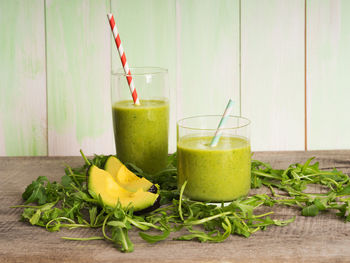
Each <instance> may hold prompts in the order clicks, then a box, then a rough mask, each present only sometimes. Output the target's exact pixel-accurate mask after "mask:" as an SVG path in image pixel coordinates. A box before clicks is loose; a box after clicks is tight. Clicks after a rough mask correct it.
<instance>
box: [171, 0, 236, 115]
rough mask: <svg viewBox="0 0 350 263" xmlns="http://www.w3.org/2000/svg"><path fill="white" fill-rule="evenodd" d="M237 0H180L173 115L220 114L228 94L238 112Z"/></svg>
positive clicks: (177, 22)
mask: <svg viewBox="0 0 350 263" xmlns="http://www.w3.org/2000/svg"><path fill="white" fill-rule="evenodd" d="M239 2H240V1H238V0H220V1H211V0H205V1H202V0H179V1H177V6H176V24H177V106H178V110H177V115H178V119H181V118H184V117H190V116H193V115H203V114H222V113H223V111H224V109H225V106H226V104H227V102H228V99H229V98H232V99H233V100H234V101H235V106H234V111H233V113H234V114H236V115H239V114H240V88H239V80H240V79H239Z"/></svg>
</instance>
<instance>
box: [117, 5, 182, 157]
mask: <svg viewBox="0 0 350 263" xmlns="http://www.w3.org/2000/svg"><path fill="white" fill-rule="evenodd" d="M111 10H112V13H113V14H114V16H115V19H116V23H117V27H118V31H119V34H120V38H121V41H122V43H123V47H124V49H125V53H126V57H127V59H128V63H129V66H130V67H145V66H155V67H162V68H166V69H168V72H169V74H168V85H169V89H170V122H169V124H170V132H169V140H170V141H169V152H174V151H175V150H176V125H175V123H176V119H177V117H176V106H177V105H176V95H177V94H176V89H175V88H176V42H175V41H176V40H175V37H176V32H175V0H149V1H138V0H112V1H111ZM118 68H121V62H120V58H119V55H118V51H117V49H116V47H115V42H114V41H113V40H112V69H113V70H117V69H118Z"/></svg>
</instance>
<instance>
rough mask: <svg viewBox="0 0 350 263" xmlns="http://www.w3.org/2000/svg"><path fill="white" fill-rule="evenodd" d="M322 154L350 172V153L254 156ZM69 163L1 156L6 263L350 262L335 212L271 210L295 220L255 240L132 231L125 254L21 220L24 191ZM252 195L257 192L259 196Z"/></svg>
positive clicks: (281, 159)
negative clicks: (147, 236) (152, 238)
mask: <svg viewBox="0 0 350 263" xmlns="http://www.w3.org/2000/svg"><path fill="white" fill-rule="evenodd" d="M311 156H316V157H317V159H316V160H317V161H319V162H320V167H321V168H332V167H336V168H337V169H339V170H342V171H343V172H345V173H347V174H348V173H349V172H350V150H344V151H309V152H257V153H254V156H253V158H254V159H257V160H261V161H266V162H269V163H271V165H272V166H273V167H274V168H281V169H282V168H287V167H288V165H289V164H291V163H295V162H304V161H306V159H307V158H309V157H311ZM64 163H68V164H69V165H71V166H73V167H75V166H80V165H82V163H83V160H82V158H80V157H1V158H0V182H1V183H0V197H1V204H0V262H26V263H30V262H75V263H78V262H350V238H349V235H350V223H344V221H343V220H341V219H339V218H338V217H337V216H336V215H335V214H334V213H327V212H325V213H321V214H320V215H319V216H317V217H303V216H300V212H299V211H296V210H295V209H293V208H286V207H273V208H271V210H273V211H274V212H275V216H276V217H278V218H280V219H287V218H290V217H291V216H293V215H297V216H296V220H295V222H294V223H291V224H290V225H288V226H285V227H277V226H271V227H269V228H267V230H265V231H258V232H256V233H255V234H253V235H252V236H251V237H250V238H244V237H240V236H230V237H229V238H228V239H227V240H226V241H225V242H223V243H217V244H216V243H199V242H196V241H174V240H171V239H168V240H166V241H163V242H159V243H157V244H149V243H147V242H145V241H143V240H142V239H141V238H140V237H139V236H138V234H137V233H136V232H132V233H130V238H131V240H132V241H133V242H134V245H135V251H134V252H132V253H127V254H124V253H121V252H119V251H118V250H117V249H116V248H114V247H113V245H112V244H111V243H109V242H106V241H104V240H95V241H89V242H79V241H76V242H74V241H68V240H63V239H61V238H60V237H61V236H68V235H69V236H75V237H87V236H91V235H92V232H91V231H92V230H90V229H75V230H74V229H73V230H66V229H64V230H61V231H60V232H54V233H49V232H47V231H46V230H45V229H43V228H40V227H33V226H30V225H29V224H28V223H23V222H20V221H19V218H20V214H21V211H22V209H19V208H15V209H14V208H9V207H10V206H12V205H17V204H21V203H22V199H21V194H22V193H23V191H24V189H25V187H26V186H27V185H28V184H29V183H31V181H33V180H35V179H36V178H37V177H38V176H40V175H42V176H47V177H48V178H49V179H50V180H51V181H52V180H59V179H60V178H61V176H62V175H63V174H64ZM253 193H254V192H253Z"/></svg>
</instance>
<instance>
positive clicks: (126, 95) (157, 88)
mask: <svg viewBox="0 0 350 263" xmlns="http://www.w3.org/2000/svg"><path fill="white" fill-rule="evenodd" d="M130 71H131V76H132V78H133V81H134V84H135V88H136V91H137V94H138V97H139V99H140V105H134V103H133V100H132V97H131V94H130V90H129V86H128V82H127V79H126V77H127V75H126V74H125V73H124V72H123V69H120V70H118V71H116V72H112V87H111V88H112V92H111V93H112V94H111V95H112V113H113V128H114V137H115V145H116V150H117V157H118V158H119V159H120V160H121V161H122V162H123V163H133V164H135V165H136V166H138V167H139V168H141V169H142V170H143V171H145V172H147V173H150V174H155V173H157V172H158V171H160V170H162V169H164V168H165V167H166V165H167V156H168V130H169V89H168V83H167V81H168V79H167V76H168V74H167V73H168V72H167V70H166V69H163V68H155V67H143V68H130Z"/></svg>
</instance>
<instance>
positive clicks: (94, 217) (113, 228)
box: [14, 153, 350, 252]
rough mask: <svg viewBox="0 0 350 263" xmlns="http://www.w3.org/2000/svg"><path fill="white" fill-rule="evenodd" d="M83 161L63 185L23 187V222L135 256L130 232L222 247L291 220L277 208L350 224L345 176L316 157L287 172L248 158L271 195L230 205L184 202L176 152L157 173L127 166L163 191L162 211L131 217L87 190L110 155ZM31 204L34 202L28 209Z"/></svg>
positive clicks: (254, 182) (257, 182) (41, 180)
mask: <svg viewBox="0 0 350 263" xmlns="http://www.w3.org/2000/svg"><path fill="white" fill-rule="evenodd" d="M82 156H83V158H84V160H85V162H86V163H87V164H85V165H83V166H81V167H77V168H72V167H70V166H68V165H67V166H66V169H65V175H63V176H62V178H61V182H50V181H49V180H48V178H46V177H43V176H40V177H38V178H37V180H35V181H33V182H32V183H31V184H30V185H28V186H27V188H26V189H25V191H24V193H23V195H22V197H23V199H24V201H25V202H24V204H23V205H17V206H14V207H22V208H24V210H23V212H22V215H21V218H22V220H24V221H27V222H29V223H30V224H32V225H37V226H41V227H45V228H46V229H47V230H48V231H59V230H60V229H62V228H69V229H71V228H80V227H82V228H98V229H100V230H101V231H100V232H101V233H100V235H99V236H91V237H86V238H75V237H62V238H63V239H66V240H79V241H89V240H98V239H104V240H108V241H110V242H113V243H114V244H115V246H116V247H117V248H118V249H119V250H120V251H122V252H132V251H133V250H134V245H133V243H132V241H131V240H130V238H129V230H132V229H137V230H138V231H139V235H140V237H141V238H142V239H144V240H146V241H147V242H149V243H156V242H159V241H161V240H165V239H167V238H169V236H170V234H171V233H172V232H175V234H174V237H173V238H174V239H176V240H198V241H200V242H222V241H224V240H225V239H227V238H228V237H229V236H230V235H232V234H237V235H241V236H244V237H249V236H250V235H251V234H253V233H254V232H256V231H259V230H264V229H266V227H268V226H271V225H275V226H285V225H288V224H289V223H291V222H293V221H294V219H295V217H292V218H289V219H286V220H278V219H273V218H272V217H271V215H272V214H273V211H268V212H266V209H269V207H273V206H274V205H284V206H291V207H296V208H299V209H300V211H301V215H303V216H316V215H318V214H319V213H320V211H330V210H334V211H336V214H337V215H338V216H339V217H341V218H343V219H344V220H345V221H350V197H349V195H350V180H349V176H348V175H346V174H343V173H342V172H340V171H338V170H336V169H333V170H332V171H324V170H320V169H319V164H318V163H317V162H316V163H314V164H311V162H312V160H313V158H311V159H309V160H307V161H306V162H305V163H304V164H298V163H297V164H293V165H290V166H289V167H288V168H287V169H285V170H276V169H273V168H272V167H271V166H270V165H269V164H267V163H263V162H260V161H256V160H253V161H252V167H251V175H252V178H251V187H252V188H260V187H262V186H265V187H267V188H268V189H269V191H270V192H271V194H265V193H264V194H255V195H250V196H247V197H242V198H239V199H237V200H234V201H233V202H231V203H230V204H228V205H224V204H221V205H216V204H210V203H204V202H197V201H191V200H188V199H186V198H184V197H183V192H184V189H185V187H186V183H185V184H184V185H182V187H181V189H180V190H178V189H177V178H176V177H177V169H176V154H174V155H171V156H169V165H168V167H167V169H165V170H163V171H161V172H159V173H158V174H156V175H149V174H146V173H144V172H143V171H142V170H141V169H139V168H138V167H136V166H135V165H133V164H127V166H128V168H129V169H130V170H132V171H133V172H134V173H135V174H137V175H139V176H144V177H146V178H147V179H149V180H150V181H152V182H153V183H155V184H158V185H159V186H160V195H161V205H162V206H161V207H160V208H158V209H156V210H154V211H152V212H150V213H147V214H143V215H135V214H134V212H133V208H132V207H128V208H127V209H123V208H122V207H121V205H120V204H118V205H117V206H116V207H114V208H110V207H106V206H104V205H103V203H102V201H101V200H100V197H97V196H91V195H90V194H89V192H88V189H87V185H86V175H85V172H86V170H87V168H88V164H89V163H91V164H94V165H96V166H98V167H100V168H102V167H103V166H104V163H105V162H106V160H107V158H108V156H103V155H95V156H94V158H93V159H92V160H88V159H87V158H86V157H85V156H84V154H83V153H82ZM309 185H321V186H322V189H323V191H321V192H322V193H310V192H308V191H307V189H308V186H309ZM29 204H36V205H29Z"/></svg>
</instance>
